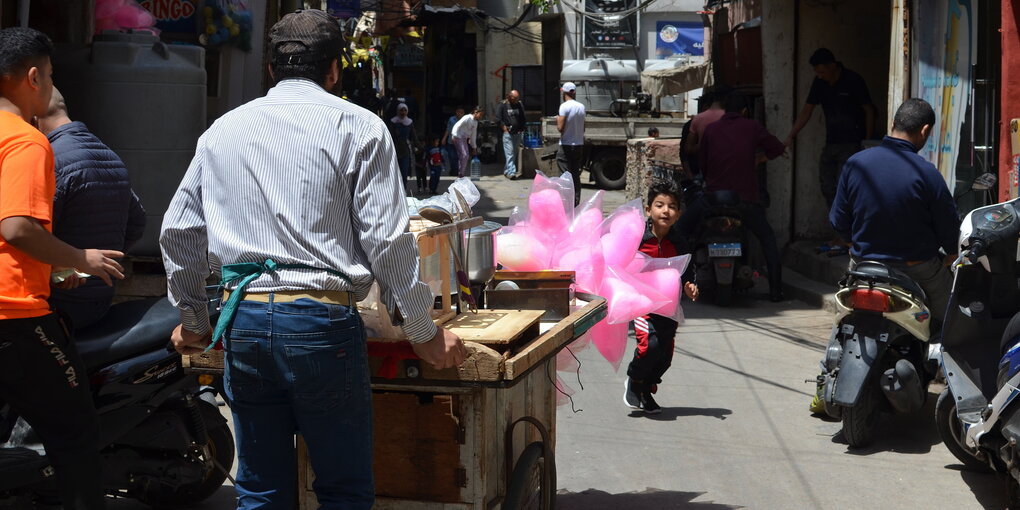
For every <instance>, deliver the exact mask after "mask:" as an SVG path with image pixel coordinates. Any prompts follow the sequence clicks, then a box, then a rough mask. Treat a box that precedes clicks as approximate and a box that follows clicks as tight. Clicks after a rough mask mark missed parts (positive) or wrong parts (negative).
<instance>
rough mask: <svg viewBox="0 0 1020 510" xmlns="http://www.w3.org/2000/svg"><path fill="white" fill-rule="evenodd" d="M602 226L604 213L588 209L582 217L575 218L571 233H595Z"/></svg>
mask: <svg viewBox="0 0 1020 510" xmlns="http://www.w3.org/2000/svg"><path fill="white" fill-rule="evenodd" d="M601 224H602V211H601V210H599V209H587V210H585V211H584V212H583V213H581V215H580V216H578V217H576V218H574V224H573V225H571V226H570V231H571V232H595V231H596V230H598V228H599V225H601Z"/></svg>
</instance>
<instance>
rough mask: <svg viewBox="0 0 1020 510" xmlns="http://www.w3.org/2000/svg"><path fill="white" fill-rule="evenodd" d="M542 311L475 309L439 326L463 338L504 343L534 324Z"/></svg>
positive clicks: (482, 342)
mask: <svg viewBox="0 0 1020 510" xmlns="http://www.w3.org/2000/svg"><path fill="white" fill-rule="evenodd" d="M543 313H545V312H543V311H540V310H478V313H462V314H460V315H458V316H457V317H456V318H455V319H453V320H452V321H449V322H447V323H446V324H444V325H443V327H444V328H446V329H448V330H450V331H451V332H453V333H456V334H457V336H459V337H460V338H461V339H462V340H464V341H465V342H476V343H480V344H485V345H493V344H495V345H505V344H510V343H513V342H514V340H517V339H519V338H521V336H522V335H524V333H525V332H527V331H528V329H529V328H531V327H532V326H534V325H535V324H538V321H539V320H540V319H541V318H542V314H543Z"/></svg>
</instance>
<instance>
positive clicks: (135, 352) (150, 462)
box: [0, 298, 234, 510]
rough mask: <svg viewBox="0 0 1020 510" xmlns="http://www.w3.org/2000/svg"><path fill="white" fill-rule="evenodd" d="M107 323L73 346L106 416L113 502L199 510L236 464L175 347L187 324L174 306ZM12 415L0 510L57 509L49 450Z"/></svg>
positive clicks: (124, 313) (147, 304) (203, 390)
mask: <svg viewBox="0 0 1020 510" xmlns="http://www.w3.org/2000/svg"><path fill="white" fill-rule="evenodd" d="M106 317H107V318H106V319H104V320H103V321H101V322H100V323H98V324H96V325H94V326H92V327H90V328H88V329H86V330H84V331H82V332H80V333H79V334H78V335H76V339H75V345H76V346H77V348H78V352H79V353H80V354H81V356H82V358H83V360H84V363H85V366H86V368H87V371H88V374H89V380H90V383H91V388H92V394H93V399H94V401H95V405H96V408H97V410H98V412H99V419H100V424H101V433H102V438H101V441H102V445H103V446H104V447H103V450H102V452H101V457H102V461H103V481H104V487H105V489H106V492H107V493H108V494H113V495H117V496H121V497H128V498H135V499H138V500H140V501H142V502H145V503H147V504H149V505H152V506H155V507H161V508H162V507H167V506H180V507H191V506H193V505H195V504H197V503H198V502H199V501H202V500H203V499H206V498H207V497H209V496H210V495H212V494H213V493H214V492H215V491H216V490H217V489H219V488H220V486H221V485H222V484H223V481H224V480H225V479H226V478H227V476H228V473H229V470H230V468H231V466H232V464H233V459H234V437H233V435H232V434H231V431H230V428H229V426H228V425H227V422H226V420H225V419H224V418H223V416H222V415H221V414H220V412H219V409H218V408H217V404H216V390H214V389H213V388H212V387H211V386H208V384H209V381H204V382H205V383H206V384H207V385H200V384H199V382H198V379H197V378H196V377H195V376H193V375H185V374H184V370H183V367H182V364H181V356H180V354H178V353H177V352H176V351H174V349H173V348H172V347H169V346H168V345H169V340H170V334H171V332H172V331H173V329H174V327H175V326H176V325H177V324H178V323H179V322H180V314H179V312H178V310H177V309H176V308H175V307H173V306H172V305H170V303H169V302H168V301H167V299H166V298H162V299H158V298H154V299H146V300H139V301H129V302H125V303H120V304H116V305H114V306H112V307H111V308H110V311H109V312H108V314H107V316H106ZM199 377H202V376H199ZM206 377H209V376H206ZM5 408H6V409H7V413H3V412H0V442H3V443H4V444H3V445H2V447H0V509H12V510H13V509H23V508H35V507H36V505H41V504H46V503H53V502H56V501H57V499H58V498H57V496H56V488H55V484H54V483H53V476H52V475H53V469H52V468H51V467H50V465H49V462H48V461H47V458H46V456H45V453H44V450H43V446H42V445H41V444H39V440H38V438H37V437H36V436H35V434H34V433H33V432H32V431H31V429H30V428H29V427H28V426H27V424H25V423H24V422H19V424H18V425H17V426H15V427H12V426H11V425H12V420H11V418H12V417H11V416H9V414H10V410H9V407H6V406H4V405H3V402H0V410H3V409H5ZM5 414H6V415H8V416H6V420H5V419H4V418H5ZM5 421H6V423H7V426H6V427H5V426H4V422H5ZM12 429H13V430H12Z"/></svg>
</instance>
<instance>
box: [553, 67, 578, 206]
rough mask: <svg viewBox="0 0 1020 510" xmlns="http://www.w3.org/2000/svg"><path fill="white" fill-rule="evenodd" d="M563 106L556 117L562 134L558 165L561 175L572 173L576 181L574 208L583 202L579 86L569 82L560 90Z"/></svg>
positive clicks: (557, 154)
mask: <svg viewBox="0 0 1020 510" xmlns="http://www.w3.org/2000/svg"><path fill="white" fill-rule="evenodd" d="M560 90H561V91H562V92H563V104H561V105H560V112H559V115H557V116H556V129H557V130H558V131H559V132H560V150H558V151H556V164H557V165H558V166H559V167H560V173H563V172H570V176H571V177H573V179H574V206H575V207H576V206H577V204H579V203H580V202H581V166H582V163H583V162H584V116H585V112H584V105H583V104H581V103H579V102H577V101H576V100H575V99H574V98H575V97H577V86H576V85H574V84H573V82H567V83H564V84H563V87H561V88H560Z"/></svg>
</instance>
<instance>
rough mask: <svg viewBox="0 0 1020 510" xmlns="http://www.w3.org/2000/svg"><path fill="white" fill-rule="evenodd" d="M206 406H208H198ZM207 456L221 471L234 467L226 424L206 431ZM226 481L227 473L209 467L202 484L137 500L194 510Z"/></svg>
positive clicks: (155, 505)
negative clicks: (192, 509)
mask: <svg viewBox="0 0 1020 510" xmlns="http://www.w3.org/2000/svg"><path fill="white" fill-rule="evenodd" d="M200 405H208V404H204V403H203V404H200ZM208 437H209V438H208V443H207V444H208V447H209V450H208V452H209V455H210V456H212V458H213V459H215V460H216V462H217V463H219V465H220V466H222V467H223V469H226V470H230V468H231V466H233V465H234V435H233V434H232V433H231V432H230V427H229V426H227V424H226V423H224V424H222V425H220V426H218V427H214V428H211V429H209V430H208ZM226 479H227V473H225V472H224V471H222V470H220V469H219V468H217V467H216V466H215V465H214V466H211V467H210V468H209V469H208V470H207V471H206V473H205V478H204V479H203V480H202V482H200V483H198V484H195V485H189V486H184V487H180V488H178V489H177V490H176V491H174V492H163V493H160V494H159V495H155V494H152V495H147V496H143V497H140V498H139V499H140V500H141V501H142V502H143V503H145V504H147V505H149V506H152V507H155V508H194V507H195V505H197V504H198V503H199V502H201V501H204V500H205V499H207V498H208V497H209V496H212V495H213V493H215V492H216V491H217V490H219V489H220V487H222V486H223V481H224V480H226Z"/></svg>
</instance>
